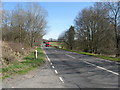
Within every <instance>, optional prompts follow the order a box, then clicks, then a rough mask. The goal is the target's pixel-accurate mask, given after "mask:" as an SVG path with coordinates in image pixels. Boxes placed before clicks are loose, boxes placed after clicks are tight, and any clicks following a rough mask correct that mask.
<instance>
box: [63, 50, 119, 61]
mask: <svg viewBox="0 0 120 90" xmlns="http://www.w3.org/2000/svg"><path fill="white" fill-rule="evenodd" d="M63 50H66V51H71V52H75V53H78V54H83V55H89V56H94V57H98V58H102V59H106V60H113V61H118V62H120V57H109V56H103V55H99V54H93V53H87V52H81V51H73V50H68V49H63Z"/></svg>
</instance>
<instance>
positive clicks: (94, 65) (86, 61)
mask: <svg viewBox="0 0 120 90" xmlns="http://www.w3.org/2000/svg"><path fill="white" fill-rule="evenodd" d="M84 62H85V63H87V64H90V65H92V66H96V65H95V64H92V63H89V62H87V61H84Z"/></svg>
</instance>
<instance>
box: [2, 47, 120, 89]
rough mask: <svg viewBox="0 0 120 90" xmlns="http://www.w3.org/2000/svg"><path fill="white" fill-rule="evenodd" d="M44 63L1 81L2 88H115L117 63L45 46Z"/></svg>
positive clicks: (116, 84) (117, 84)
mask: <svg viewBox="0 0 120 90" xmlns="http://www.w3.org/2000/svg"><path fill="white" fill-rule="evenodd" d="M44 51H45V52H44V53H45V54H46V57H47V61H46V63H45V64H44V65H43V66H41V67H40V68H38V69H37V70H34V71H31V72H29V73H28V74H26V75H22V76H13V77H10V78H7V79H5V80H4V81H3V88H118V87H119V84H120V83H118V82H119V81H118V80H119V78H118V77H119V73H118V72H119V69H118V66H119V63H117V62H114V61H109V60H104V59H100V58H96V57H92V56H88V55H81V54H76V53H72V52H69V51H64V50H60V49H56V48H52V47H45V48H44Z"/></svg>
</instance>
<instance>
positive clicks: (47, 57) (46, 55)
mask: <svg viewBox="0 0 120 90" xmlns="http://www.w3.org/2000/svg"><path fill="white" fill-rule="evenodd" d="M44 53H45V56H46V57H47V60H48V61H49V62H51V61H50V59H49V57H48V56H47V54H46V52H45V50H44Z"/></svg>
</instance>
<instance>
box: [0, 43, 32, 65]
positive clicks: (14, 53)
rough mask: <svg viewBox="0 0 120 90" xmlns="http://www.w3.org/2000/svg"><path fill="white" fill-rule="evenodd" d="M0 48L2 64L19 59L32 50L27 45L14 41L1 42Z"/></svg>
mask: <svg viewBox="0 0 120 90" xmlns="http://www.w3.org/2000/svg"><path fill="white" fill-rule="evenodd" d="M1 48H2V64H3V66H6V65H9V64H10V63H12V62H14V61H20V60H21V58H22V57H24V56H25V55H27V54H28V53H29V52H30V51H31V50H32V49H31V48H30V47H28V46H27V45H24V44H20V43H14V42H2V46H1Z"/></svg>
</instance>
